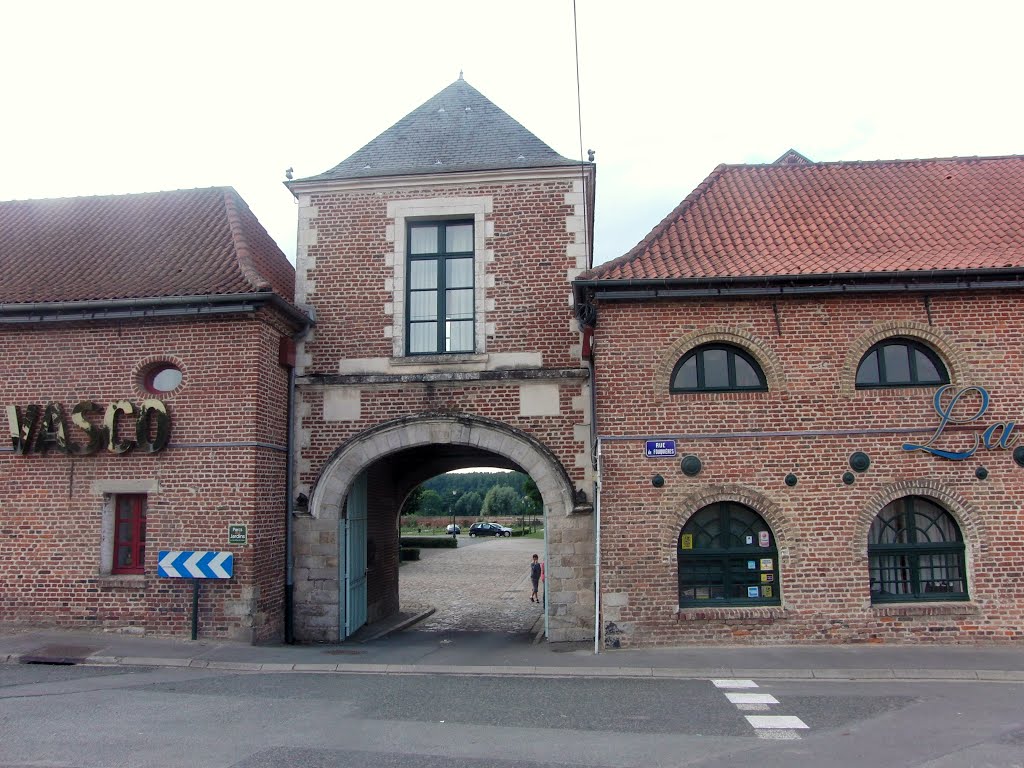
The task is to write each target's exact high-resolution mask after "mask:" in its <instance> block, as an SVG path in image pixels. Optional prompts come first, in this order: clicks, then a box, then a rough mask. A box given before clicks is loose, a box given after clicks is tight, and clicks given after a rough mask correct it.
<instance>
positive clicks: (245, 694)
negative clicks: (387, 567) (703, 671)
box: [0, 664, 1024, 768]
mask: <svg viewBox="0 0 1024 768" xmlns="http://www.w3.org/2000/svg"><path fill="white" fill-rule="evenodd" d="M1021 691H1022V686H1021V685H1020V684H1005V683H978V682H972V683H956V682H953V683H948V682H947V683H908V682H904V681H884V682H883V681H878V682H874V683H851V682H846V681H773V680H764V679H755V680H748V681H742V680H738V679H737V680H715V681H711V680H652V679H630V678H620V679H615V680H605V679H600V678H590V679H552V678H544V677H530V678H527V677H521V678H495V677H487V676H453V675H448V676H444V675H432V674H429V673H424V674H419V675H375V674H362V675H343V674H331V675H311V674H252V673H244V672H235V671H225V670H217V671H215V670H203V669H188V668H174V669H171V668H165V669H152V668H149V669H145V668H132V667H113V668H104V667H52V666H49V667H47V666H31V665H13V664H12V665H0V768H26V767H27V766H48V767H49V768H120V767H121V766H124V767H125V768H128V767H129V766H130V767H131V768H179V767H180V768H224V767H226V766H232V767H233V768H276V767H278V766H303V768H341V767H342V766H344V768H384V767H387V768H391V767H393V766H394V767H397V766H408V765H415V766H420V767H421V768H613V767H614V768H641V767H642V768H656V767H660V768H680V767H681V766H688V767H690V768H697V767H698V766H699V767H700V768H737V767H739V766H752V767H753V766H757V767H758V768H822V767H823V766H828V767H829V768H864V767H865V766H886V767H887V768H901V767H902V768H909V767H910V766H914V767H917V768H972V767H973V768H1024V750H1022V745H1024V722H1022V715H1021V709H1020V701H1021V698H1020V697H1021ZM751 696H753V697H756V700H751V699H750V697H751ZM744 698H746V700H744ZM760 718H765V719H764V720H762V719H760ZM778 718H782V719H778ZM773 719H775V720H774V722H773Z"/></svg>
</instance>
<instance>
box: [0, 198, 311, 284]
mask: <svg viewBox="0 0 1024 768" xmlns="http://www.w3.org/2000/svg"><path fill="white" fill-rule="evenodd" d="M253 292H274V293H277V294H278V295H279V296H281V297H282V298H284V299H285V300H287V301H289V302H290V301H292V299H293V298H294V292H295V271H294V269H293V268H292V265H291V264H290V263H289V262H288V259H287V258H286V257H285V255H284V254H283V253H282V252H281V249H280V248H278V247H277V244H276V243H275V242H274V241H273V239H271V237H270V235H268V234H267V232H266V230H265V229H264V228H263V227H262V225H261V224H260V223H259V221H258V220H257V219H256V216H255V215H254V214H253V213H252V211H251V210H249V206H247V205H246V204H245V201H244V200H242V198H241V197H240V196H239V195H238V193H237V192H235V190H234V189H232V188H231V187H211V188H209V189H183V190H177V191H173V192H150V193H145V194H135V195H110V196H106V197H69V198H61V199H53V200H12V201H7V202H0V304H21V303H29V302H73V301H94V300H104V299H135V298H155V297H173V296H204V295H216V294H225V295H226V294H244V293H253Z"/></svg>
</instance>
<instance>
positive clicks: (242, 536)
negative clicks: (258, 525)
mask: <svg viewBox="0 0 1024 768" xmlns="http://www.w3.org/2000/svg"><path fill="white" fill-rule="evenodd" d="M248 543H249V526H248V525H241V524H234V525H229V526H228V544H248Z"/></svg>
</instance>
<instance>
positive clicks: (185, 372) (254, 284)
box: [0, 188, 307, 641]
mask: <svg viewBox="0 0 1024 768" xmlns="http://www.w3.org/2000/svg"><path fill="white" fill-rule="evenodd" d="M0 275H2V276H3V277H2V279H0V405H2V406H3V407H4V411H5V417H6V420H7V422H8V423H9V425H10V434H11V439H10V440H9V441H5V442H6V444H5V445H4V446H3V447H0V478H2V479H3V482H2V483H0V510H2V513H0V621H2V622H5V623H23V624H35V625H40V624H52V625H65V626H85V627H96V628H106V629H121V630H124V629H129V630H134V631H139V632H143V631H145V632H156V633H163V634H173V635H179V636H180V635H187V634H188V632H189V628H190V623H191V610H192V609H191V601H192V585H191V584H190V583H189V582H188V581H187V580H184V579H181V580H179V579H170V578H160V577H158V575H157V563H156V559H157V552H158V551H160V550H170V551H179V550H189V551H191V550H199V551H223V552H230V553H232V554H233V556H234V571H233V572H234V575H233V578H231V579H229V580H216V581H215V580H209V582H206V583H204V584H203V587H202V589H201V591H200V603H199V616H198V629H199V632H200V633H201V634H202V635H203V636H222V637H224V636H227V637H235V638H240V639H247V640H252V641H261V640H272V639H279V638H280V637H281V635H282V633H283V622H284V595H285V534H286V525H285V521H286V511H285V488H286V481H285V474H286V456H287V450H286V443H287V432H288V430H287V425H286V423H287V414H288V387H289V370H288V368H287V365H282V359H283V360H284V362H285V364H287V362H288V361H287V355H288V353H289V348H290V346H291V339H292V337H293V336H294V335H296V334H297V333H298V332H300V331H301V330H302V329H303V328H305V327H306V325H307V319H306V317H305V316H304V315H303V314H302V313H300V312H299V311H298V310H296V309H295V308H294V307H293V306H292V305H291V303H290V302H291V299H292V295H293V291H294V271H293V269H292V267H291V265H290V264H289V263H288V261H287V259H286V258H285V256H284V254H283V253H281V251H280V250H279V249H278V248H277V246H276V245H275V244H274V242H273V241H272V240H271V239H270V237H269V236H268V235H267V233H266V232H265V231H264V229H263V228H262V226H260V224H259V222H258V221H257V220H256V218H255V216H253V214H252V212H251V211H250V210H249V208H248V207H247V206H246V205H245V203H244V202H243V201H242V199H241V198H240V197H239V196H238V195H237V193H235V191H234V190H233V189H230V188H214V189H195V190H183V191H177V192H158V193H153V194H141V195H125V196H109V197H89V198H69V199H61V200H25V201H11V202H3V203H0ZM291 348H292V349H293V347H291ZM282 351H283V353H284V358H282V357H281V353H282ZM228 526H242V527H243V528H238V529H236V537H237V536H238V534H239V533H244V534H245V536H244V539H245V543H237V544H229V543H228Z"/></svg>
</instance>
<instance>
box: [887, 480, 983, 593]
mask: <svg viewBox="0 0 1024 768" xmlns="http://www.w3.org/2000/svg"><path fill="white" fill-rule="evenodd" d="M868 568H869V572H870V576H871V602H873V603H882V602H904V601H908V600H966V599H967V575H966V571H965V569H964V540H963V536H961V535H960V529H959V528H958V527H957V524H956V521H955V520H954V519H953V516H952V515H950V514H949V512H947V511H946V510H944V509H943V508H942V507H940V506H939V505H938V504H936V503H934V502H932V501H929V500H928V499H924V498H921V497H920V496H906V497H904V498H902V499H897V500H896V501H894V502H892V503H890V504H887V505H886V506H885V507H884V508H883V509H882V511H881V512H879V513H878V516H877V517H875V520H874V522H873V523H872V524H871V530H870V531H869V533H868Z"/></svg>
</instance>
